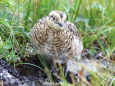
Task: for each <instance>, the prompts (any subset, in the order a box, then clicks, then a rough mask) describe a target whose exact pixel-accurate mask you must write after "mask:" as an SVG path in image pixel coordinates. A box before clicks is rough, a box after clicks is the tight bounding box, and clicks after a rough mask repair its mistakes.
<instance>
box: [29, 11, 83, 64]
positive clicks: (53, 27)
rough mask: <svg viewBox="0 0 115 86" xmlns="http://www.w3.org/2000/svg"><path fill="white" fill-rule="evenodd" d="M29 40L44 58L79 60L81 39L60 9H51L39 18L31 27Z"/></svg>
mask: <svg viewBox="0 0 115 86" xmlns="http://www.w3.org/2000/svg"><path fill="white" fill-rule="evenodd" d="M30 33H31V42H32V45H33V47H34V49H35V51H36V52H37V54H40V55H45V59H47V60H48V59H53V60H55V62H60V63H65V62H66V61H67V60H68V59H76V60H79V59H80V58H81V56H80V55H81V52H82V49H83V45H82V41H81V39H80V37H79V33H78V32H77V28H76V26H75V25H74V24H72V23H71V22H69V21H67V16H66V14H65V13H64V12H61V11H51V12H50V13H49V15H48V16H46V17H43V18H41V19H39V21H38V22H37V23H36V24H35V25H34V27H33V28H32V29H31V32H30Z"/></svg>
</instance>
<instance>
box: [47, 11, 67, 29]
mask: <svg viewBox="0 0 115 86" xmlns="http://www.w3.org/2000/svg"><path fill="white" fill-rule="evenodd" d="M66 20H67V15H66V14H65V13H64V12H61V11H57V10H56V11H51V12H50V13H49V15H48V16H47V17H46V21H47V24H48V26H50V27H52V28H55V29H59V28H60V29H61V28H63V23H64V21H66Z"/></svg>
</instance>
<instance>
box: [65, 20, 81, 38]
mask: <svg viewBox="0 0 115 86" xmlns="http://www.w3.org/2000/svg"><path fill="white" fill-rule="evenodd" d="M65 26H66V29H67V30H69V31H70V32H72V34H73V35H75V36H77V37H80V34H79V32H78V31H77V28H76V26H75V25H74V24H73V23H71V22H69V21H66V22H65Z"/></svg>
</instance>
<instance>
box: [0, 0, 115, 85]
mask: <svg viewBox="0 0 115 86" xmlns="http://www.w3.org/2000/svg"><path fill="white" fill-rule="evenodd" d="M52 10H60V11H64V12H65V13H66V14H67V15H68V20H69V21H71V22H73V23H74V24H76V26H77V27H78V30H79V32H80V33H81V37H82V40H83V44H84V49H86V48H87V49H89V54H90V56H92V57H93V56H94V55H95V54H97V50H98V51H99V52H102V53H103V56H104V58H107V59H110V58H111V59H114V58H115V55H113V53H115V0H0V58H4V59H5V60H7V61H8V62H9V63H10V64H13V65H15V64H16V62H17V61H18V60H19V57H21V56H23V54H24V51H25V46H26V44H27V43H29V42H30V38H29V34H28V33H29V31H30V29H31V28H32V26H33V25H34V24H35V22H36V21H37V20H38V19H40V18H41V17H43V16H46V15H48V13H49V12H50V11H52ZM106 76H107V75H104V77H106ZM94 78H97V77H96V76H95V77H94ZM101 79H104V78H101ZM95 82H96V81H95ZM98 82H99V83H98ZM113 82H115V77H113V78H112V80H111V81H110V86H115V83H113ZM96 84H97V85H92V86H107V84H106V82H104V80H99V78H98V79H97V83H96Z"/></svg>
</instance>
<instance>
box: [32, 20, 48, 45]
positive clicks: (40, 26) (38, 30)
mask: <svg viewBox="0 0 115 86" xmlns="http://www.w3.org/2000/svg"><path fill="white" fill-rule="evenodd" d="M47 28H48V27H47V25H46V24H45V19H40V20H39V21H38V22H37V23H36V24H35V25H34V27H33V28H32V29H31V32H30V36H31V40H32V43H34V44H35V45H36V46H38V47H40V46H43V45H44V43H45V41H46V40H47V33H46V29H47Z"/></svg>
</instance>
